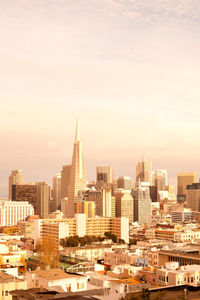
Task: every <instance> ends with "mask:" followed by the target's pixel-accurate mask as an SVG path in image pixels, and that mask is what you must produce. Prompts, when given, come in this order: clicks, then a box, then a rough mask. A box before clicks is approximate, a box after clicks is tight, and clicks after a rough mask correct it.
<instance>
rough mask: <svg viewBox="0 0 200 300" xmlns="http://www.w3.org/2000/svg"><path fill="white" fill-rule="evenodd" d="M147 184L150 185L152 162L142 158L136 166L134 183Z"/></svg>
mask: <svg viewBox="0 0 200 300" xmlns="http://www.w3.org/2000/svg"><path fill="white" fill-rule="evenodd" d="M139 180H140V181H144V182H149V183H150V185H152V162H151V161H149V160H146V159H145V158H144V157H143V158H142V160H140V161H139V162H138V163H137V165H136V182H137V185H138V183H139Z"/></svg>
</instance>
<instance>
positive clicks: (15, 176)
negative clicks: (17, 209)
mask: <svg viewBox="0 0 200 300" xmlns="http://www.w3.org/2000/svg"><path fill="white" fill-rule="evenodd" d="M23 183H24V175H23V173H22V170H14V171H12V172H11V175H10V176H9V191H8V200H12V185H13V184H23Z"/></svg>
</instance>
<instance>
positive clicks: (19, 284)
mask: <svg viewBox="0 0 200 300" xmlns="http://www.w3.org/2000/svg"><path fill="white" fill-rule="evenodd" d="M26 289H27V281H26V280H24V279H18V278H16V277H14V276H12V275H9V274H7V273H5V272H3V271H0V299H1V300H4V299H5V300H12V295H11V294H10V292H11V291H13V290H26Z"/></svg>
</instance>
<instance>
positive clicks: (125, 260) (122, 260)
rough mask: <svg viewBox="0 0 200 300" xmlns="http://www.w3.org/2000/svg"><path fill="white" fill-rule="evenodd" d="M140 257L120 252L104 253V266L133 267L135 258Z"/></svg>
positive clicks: (110, 251)
mask: <svg viewBox="0 0 200 300" xmlns="http://www.w3.org/2000/svg"><path fill="white" fill-rule="evenodd" d="M139 257H140V255H139V254H138V255H137V254H133V253H130V252H128V251H120V250H115V251H112V250H109V251H106V252H105V253H104V264H106V265H111V266H115V265H121V264H129V265H135V264H136V260H137V258H139Z"/></svg>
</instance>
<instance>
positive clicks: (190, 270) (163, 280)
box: [156, 262, 200, 286]
mask: <svg viewBox="0 0 200 300" xmlns="http://www.w3.org/2000/svg"><path fill="white" fill-rule="evenodd" d="M199 283H200V266H199V265H187V266H182V267H180V268H179V263H178V262H170V263H166V264H165V267H163V268H161V269H158V270H157V271H156V284H157V285H159V286H170V285H173V286H178V285H184V284H187V285H199Z"/></svg>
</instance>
